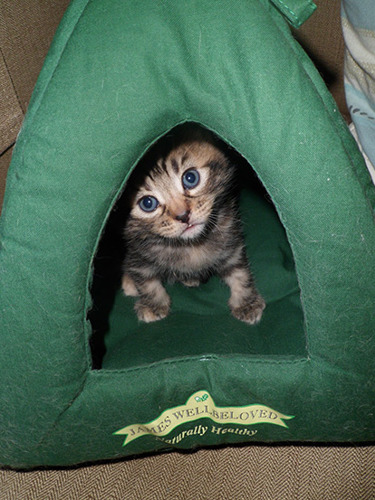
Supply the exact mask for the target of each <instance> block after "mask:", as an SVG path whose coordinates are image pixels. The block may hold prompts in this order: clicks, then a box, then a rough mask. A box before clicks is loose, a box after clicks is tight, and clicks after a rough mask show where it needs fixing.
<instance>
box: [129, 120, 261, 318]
mask: <svg viewBox="0 0 375 500" xmlns="http://www.w3.org/2000/svg"><path fill="white" fill-rule="evenodd" d="M146 163H149V160H148V161H146ZM150 167H151V168H150ZM233 176H234V168H233V166H231V165H230V163H229V161H228V159H227V158H226V156H225V155H224V154H223V152H222V151H221V150H220V149H219V148H218V146H217V144H216V139H215V137H214V136H213V135H211V134H210V133H209V132H208V131H205V130H200V129H198V128H193V129H192V128H190V129H188V130H186V129H185V130H184V132H183V133H182V137H180V138H179V139H178V138H177V139H176V138H175V141H174V144H173V146H172V148H171V149H170V150H169V152H167V153H166V154H165V153H163V154H160V155H159V157H157V158H156V161H154V164H152V163H151V165H148V172H146V174H145V175H143V176H141V178H140V179H138V181H137V183H136V186H135V189H134V192H133V196H132V198H131V200H130V204H131V206H130V212H129V217H128V219H127V222H126V225H125V229H124V236H125V244H126V256H125V260H124V266H123V269H124V274H123V278H122V288H123V291H124V293H125V295H129V296H138V297H139V300H138V301H137V302H136V303H135V311H136V313H137V316H138V318H139V320H141V321H145V322H152V321H156V320H160V319H162V318H165V317H166V316H167V315H168V313H169V309H170V304H171V301H170V298H169V295H168V294H167V292H166V290H165V288H164V287H163V284H162V283H163V282H176V281H179V282H181V283H183V284H184V285H186V286H188V287H193V286H198V285H199V284H200V283H201V282H205V281H207V280H208V278H209V277H210V276H212V275H213V274H217V275H219V276H220V277H221V278H222V279H223V281H224V282H225V283H226V284H227V285H228V286H229V287H230V290H231V296H230V300H229V307H230V309H231V311H232V314H233V316H235V317H236V318H237V319H239V320H241V321H244V322H246V323H249V324H255V323H257V322H258V321H259V320H260V319H261V316H262V312H263V309H264V307H265V302H264V300H263V299H262V297H261V296H260V295H259V293H258V292H257V290H256V288H255V285H254V280H253V277H252V274H251V272H250V269H249V265H248V261H247V258H246V254H245V249H244V240H243V235H242V231H241V227H240V223H239V217H238V200H237V195H236V190H235V189H234V179H233Z"/></svg>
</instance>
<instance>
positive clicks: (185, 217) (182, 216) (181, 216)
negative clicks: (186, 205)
mask: <svg viewBox="0 0 375 500" xmlns="http://www.w3.org/2000/svg"><path fill="white" fill-rule="evenodd" d="M189 216H190V210H186V212H184V213H183V214H179V215H176V220H178V221H180V222H183V223H184V224H187V223H188V222H189Z"/></svg>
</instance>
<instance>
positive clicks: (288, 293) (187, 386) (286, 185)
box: [0, 0, 375, 468]
mask: <svg viewBox="0 0 375 500" xmlns="http://www.w3.org/2000/svg"><path fill="white" fill-rule="evenodd" d="M313 10H314V5H313V4H312V3H311V2H310V1H308V0H288V1H286V2H282V1H281V0H273V1H270V0H199V1H198V0H184V1H176V0H91V1H88V0H73V2H72V3H71V5H70V7H69V9H68V11H67V13H66V15H65V17H64V19H63V22H62V24H61V26H60V28H59V30H58V33H57V35H56V37H55V40H54V43H53V45H52V47H51V49H50V52H49V55H48V57H47V59H46V62H45V65H44V68H43V70H42V72H41V75H40V77H39V80H38V83H37V86H36V88H35V91H34V94H33V98H32V102H31V104H30V107H29V110H28V114H27V118H26V121H25V123H24V126H23V128H22V131H21V133H20V135H19V138H18V142H17V146H16V150H15V153H14V157H13V160H12V164H11V167H10V171H9V176H8V180H7V189H6V196H5V201H4V208H3V213H2V218H1V235H0V237H1V248H0V282H1V288H0V332H1V348H0V374H1V376H0V381H1V385H0V430H1V433H0V463H1V464H3V465H7V466H11V467H20V468H27V467H34V466H44V465H49V466H59V465H70V464H76V463H80V462H89V461H95V460H105V459H111V458H117V457H124V456H129V455H134V454H139V453H144V452H153V451H158V450H167V449H173V448H184V449H190V448H193V447H196V446H207V445H217V444H224V443H239V442H257V441H258V442H270V441H278V442H280V441H316V442H323V441H330V442H348V441H357V442H360V441H369V440H373V439H374V437H375V417H374V410H375V388H374V387H375V375H374V358H375V339H374V334H375V310H374V303H375V265H374V259H375V226H374V220H373V210H374V203H375V196H374V188H373V186H372V184H371V181H370V178H369V175H368V173H367V170H366V167H365V165H364V163H363V160H362V157H361V155H360V153H359V152H358V149H357V147H356V144H355V142H354V141H353V139H352V138H351V136H350V134H349V132H348V131H347V128H346V125H345V124H344V123H343V121H342V119H341V117H340V116H339V112H338V110H337V108H336V106H335V103H334V101H333V100H332V98H331V97H330V95H329V93H328V91H327V89H326V88H325V86H324V83H323V82H322V80H321V78H320V76H319V75H318V73H317V71H316V70H315V68H314V66H313V64H312V63H311V61H310V60H309V59H308V57H307V56H306V55H305V53H304V52H303V51H302V50H301V48H300V47H299V46H298V45H297V43H296V42H295V41H294V39H293V37H292V36H291V34H290V30H289V27H288V24H287V20H286V19H285V18H288V20H289V21H290V22H292V24H294V25H296V26H298V25H299V24H300V23H301V22H303V21H304V20H305V19H306V18H307V17H308V16H309V15H310V14H311V13H312V11H313ZM185 122H195V123H197V124H200V125H201V126H204V127H206V128H208V129H210V130H212V131H213V132H214V133H216V134H217V135H218V136H219V137H220V138H221V139H222V140H223V141H224V142H225V143H226V144H227V145H228V147H230V148H231V151H233V154H236V155H238V161H239V163H241V162H242V163H243V165H242V167H241V169H242V177H243V180H242V186H243V189H242V193H241V216H242V223H243V227H244V233H245V240H246V245H247V252H248V255H249V260H250V261H251V264H252V269H253V272H254V275H255V279H256V282H257V286H258V288H259V290H260V292H261V293H262V295H263V296H264V298H265V300H266V303H267V307H266V309H265V312H264V315H263V318H262V320H261V322H260V323H259V324H258V325H256V326H249V325H246V324H244V323H241V322H239V321H238V320H236V319H235V318H233V317H232V316H231V315H230V311H229V308H228V305H227V301H228V297H229V290H228V289H227V288H226V286H225V285H224V284H223V283H222V282H220V281H219V280H218V279H216V278H212V279H211V280H210V281H209V282H208V283H206V284H204V285H202V286H200V287H199V288H196V289H188V288H185V287H183V286H182V285H179V284H176V285H173V286H170V287H169V289H168V290H169V293H170V294H171V297H172V304H173V305H172V310H171V313H170V315H169V316H168V318H166V319H164V320H162V321H158V322H155V323H152V324H142V323H140V322H139V321H138V320H137V318H136V315H135V313H134V310H133V303H134V301H133V299H132V298H129V297H124V295H123V294H122V292H121V291H120V287H119V280H120V275H119V274H118V272H117V271H118V262H119V255H120V253H121V250H119V247H121V238H120V236H119V234H120V230H119V225H118V224H119V221H120V222H121V214H122V212H121V203H122V201H123V200H124V197H125V199H126V195H127V191H126V182H127V179H128V177H129V175H130V174H131V172H132V170H133V169H134V168H135V166H136V165H137V162H138V161H139V160H140V159H141V158H142V156H143V155H144V153H145V152H146V151H147V150H148V149H149V148H150V146H152V145H153V144H154V143H155V142H156V141H157V140H158V139H160V138H161V137H163V136H164V135H165V134H166V133H168V132H169V131H170V130H172V129H174V128H175V127H176V126H178V125H179V124H182V123H185ZM124 189H125V191H124ZM121 195H122V196H121ZM116 269H117V271H116ZM94 271H95V272H94Z"/></svg>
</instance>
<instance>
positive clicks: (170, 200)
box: [130, 141, 231, 240]
mask: <svg viewBox="0 0 375 500" xmlns="http://www.w3.org/2000/svg"><path fill="white" fill-rule="evenodd" d="M229 169H230V167H229V165H228V162H227V160H226V158H225V157H224V155H223V154H222V153H221V152H220V151H219V150H218V149H217V148H216V147H214V146H213V145H212V144H210V143H208V142H201V141H199V142H198V141H193V142H190V143H187V144H182V145H180V146H178V147H177V148H176V149H174V150H172V151H171V152H170V153H169V154H168V156H167V157H166V158H165V159H161V160H159V161H158V162H157V164H156V165H155V166H154V167H153V168H152V169H151V171H150V172H149V174H148V175H147V176H146V178H145V180H144V183H143V184H142V186H141V187H140V188H139V189H138V191H137V193H136V195H135V197H134V201H133V204H132V208H131V212H130V218H131V221H132V226H133V227H134V226H135V225H137V227H138V228H139V229H140V228H141V227H142V228H143V229H144V230H145V231H148V232H151V233H153V234H156V235H158V236H162V237H164V238H171V239H176V238H177V239H182V240H191V239H194V238H197V237H199V236H200V235H201V234H202V233H203V231H204V230H205V228H206V227H207V225H209V224H210V223H212V210H213V206H214V202H215V199H216V198H217V197H218V196H219V195H220V194H221V193H222V192H223V191H224V190H225V189H226V184H227V182H228V181H229V179H230V177H231V174H230V170H229Z"/></svg>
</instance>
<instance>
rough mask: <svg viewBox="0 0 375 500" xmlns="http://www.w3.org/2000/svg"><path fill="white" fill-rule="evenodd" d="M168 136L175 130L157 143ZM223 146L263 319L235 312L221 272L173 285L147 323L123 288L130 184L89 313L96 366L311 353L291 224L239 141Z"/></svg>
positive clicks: (102, 248) (104, 246)
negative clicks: (163, 313)
mask: <svg viewBox="0 0 375 500" xmlns="http://www.w3.org/2000/svg"><path fill="white" fill-rule="evenodd" d="M173 130H174V129H173ZM173 130H172V131H170V132H169V133H168V135H170V134H171V133H173ZM165 140H168V139H167V134H166V135H165V136H164V137H162V138H161V139H160V141H159V142H158V143H156V146H158V147H159V146H160V144H162V143H163V141H165ZM222 146H223V148H225V149H226V154H227V155H229V156H230V159H231V161H232V163H233V164H234V165H236V169H237V175H238V179H239V185H240V212H241V220H242V224H243V230H244V235H245V242H246V248H247V253H248V257H249V261H250V264H251V268H252V271H253V274H254V275H255V279H256V283H257V286H258V288H259V290H260V292H261V293H262V295H263V297H264V298H265V300H266V303H267V307H266V310H265V312H264V314H263V318H262V320H261V322H260V323H259V324H258V325H256V326H249V325H247V324H245V323H242V322H240V321H238V320H236V319H235V318H233V317H232V316H231V314H230V311H229V308H228V305H227V302H228V298H229V289H228V288H227V287H226V285H224V283H222V282H221V281H220V280H219V278H217V277H213V278H211V279H210V280H209V282H208V283H206V284H203V285H201V286H200V287H198V288H186V287H184V286H183V285H180V284H174V285H167V286H166V288H167V291H168V293H169V295H170V296H171V299H172V309H171V313H170V315H169V316H168V317H167V318H165V319H163V320H161V321H157V322H154V323H148V324H145V323H141V322H139V321H138V319H137V317H136V314H135V312H134V310H133V306H134V298H131V297H125V296H124V295H123V293H122V291H121V288H120V280H121V272H122V270H121V267H122V259H123V252H124V244H123V238H122V229H123V224H124V219H125V217H126V212H127V203H126V200H127V195H128V187H126V188H125V190H124V191H123V193H122V195H121V197H120V198H119V200H118V201H117V203H116V205H115V207H114V209H113V211H112V213H111V215H110V217H109V219H108V222H107V224H106V227H105V229H104V232H103V235H102V238H101V240H100V244H99V248H98V251H97V254H96V258H95V261H94V276H93V280H92V288H91V294H92V298H93V305H92V308H91V310H90V312H89V314H88V318H89V320H90V322H91V325H92V330H93V334H92V337H91V340H90V347H91V354H92V359H93V368H95V369H98V368H102V369H124V368H131V367H136V366H143V365H146V364H150V363H155V362H158V361H162V360H166V359H179V358H184V357H191V356H198V357H199V356H202V357H204V356H256V357H270V356H271V357H275V356H276V357H285V356H287V357H290V356H292V357H296V358H303V357H306V356H307V339H306V329H305V324H304V315H303V308H302V305H301V300H300V288H299V284H298V279H297V275H296V270H295V263H294V258H293V253H292V250H291V247H290V245H289V242H288V239H287V236H286V232H285V229H284V227H283V225H282V223H281V221H280V219H279V217H278V214H277V211H276V209H275V207H274V205H273V203H272V200H271V197H270V196H269V195H268V193H267V191H266V189H265V188H264V186H263V185H262V183H261V182H260V180H259V179H258V177H257V176H256V174H255V172H254V170H253V169H252V168H251V166H250V165H249V163H248V162H247V161H246V160H245V159H244V158H243V157H242V156H241V155H240V154H239V153H238V152H237V151H235V150H233V148H230V147H229V146H227V145H226V144H225V143H223V144H222ZM148 153H149V152H148ZM148 153H146V154H148ZM137 168H138V166H137V167H136V168H135V170H134V172H136V171H137ZM130 184H131V183H130Z"/></svg>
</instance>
